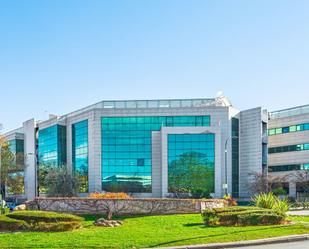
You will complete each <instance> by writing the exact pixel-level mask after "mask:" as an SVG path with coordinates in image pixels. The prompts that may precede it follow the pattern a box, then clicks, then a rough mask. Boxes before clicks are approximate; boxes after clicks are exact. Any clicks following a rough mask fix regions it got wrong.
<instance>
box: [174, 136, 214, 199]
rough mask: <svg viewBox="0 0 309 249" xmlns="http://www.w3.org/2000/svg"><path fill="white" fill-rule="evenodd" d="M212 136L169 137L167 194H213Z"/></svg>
mask: <svg viewBox="0 0 309 249" xmlns="http://www.w3.org/2000/svg"><path fill="white" fill-rule="evenodd" d="M214 148H215V135H214V134H184V135H182V134H169V135H168V191H169V192H170V193H179V192H187V193H189V192H191V193H192V192H194V191H203V192H207V193H213V192H214V180H215V165H214V162H215V149H214Z"/></svg>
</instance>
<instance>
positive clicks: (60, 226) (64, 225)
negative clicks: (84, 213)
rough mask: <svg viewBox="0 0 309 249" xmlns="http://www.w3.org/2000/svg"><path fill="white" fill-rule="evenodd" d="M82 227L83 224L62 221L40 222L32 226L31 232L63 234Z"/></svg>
mask: <svg viewBox="0 0 309 249" xmlns="http://www.w3.org/2000/svg"><path fill="white" fill-rule="evenodd" d="M80 227H81V223H80V222H77V221H61V222H38V223H34V224H32V225H31V227H30V230H31V231H40V232H62V231H72V230H74V229H78V228H80Z"/></svg>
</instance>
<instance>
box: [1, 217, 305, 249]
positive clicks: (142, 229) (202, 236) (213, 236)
mask: <svg viewBox="0 0 309 249" xmlns="http://www.w3.org/2000/svg"><path fill="white" fill-rule="evenodd" d="M84 218H85V220H84V221H83V222H82V225H83V228H80V229H77V230H74V231H69V232H51V233H46V232H17V233H5V234H0V245H1V248H133V247H136V248H143V247H164V246H173V245H189V244H200V243H214V242H227V241H239V240H249V239H259V238H268V237H274V236H283V235H291V234H304V233H309V226H307V225H306V224H302V223H300V221H307V222H309V218H302V217H297V218H295V219H294V218H291V220H297V223H295V224H292V225H271V226H243V227H240V226H233V227H232V226H231V227H224V226H205V225H204V224H203V220H202V217H201V215H200V214H188V215H165V216H144V217H126V218H125V217H123V218H121V219H122V220H123V221H124V224H123V226H121V227H116V228H106V227H96V226H94V225H93V222H94V221H95V219H96V218H97V217H94V216H85V217H84Z"/></svg>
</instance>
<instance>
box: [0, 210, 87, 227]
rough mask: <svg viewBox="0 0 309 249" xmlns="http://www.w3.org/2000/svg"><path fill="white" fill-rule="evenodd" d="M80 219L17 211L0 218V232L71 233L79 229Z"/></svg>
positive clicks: (42, 212)
mask: <svg viewBox="0 0 309 249" xmlns="http://www.w3.org/2000/svg"><path fill="white" fill-rule="evenodd" d="M82 220H83V219H82V218H81V217H78V216H75V215H71V214H60V213H55V212H44V211H18V212H14V213H10V214H7V215H3V216H0V230H7V231H19V230H30V231H47V232H60V231H71V230H73V229H77V228H80V227H81V221H82Z"/></svg>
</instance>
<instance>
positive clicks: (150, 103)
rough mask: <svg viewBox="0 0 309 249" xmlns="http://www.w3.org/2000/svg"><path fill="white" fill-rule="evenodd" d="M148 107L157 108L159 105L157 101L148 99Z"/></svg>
mask: <svg viewBox="0 0 309 249" xmlns="http://www.w3.org/2000/svg"><path fill="white" fill-rule="evenodd" d="M148 107H149V108H157V107H159V102H158V101H156V100H149V101H148Z"/></svg>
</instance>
